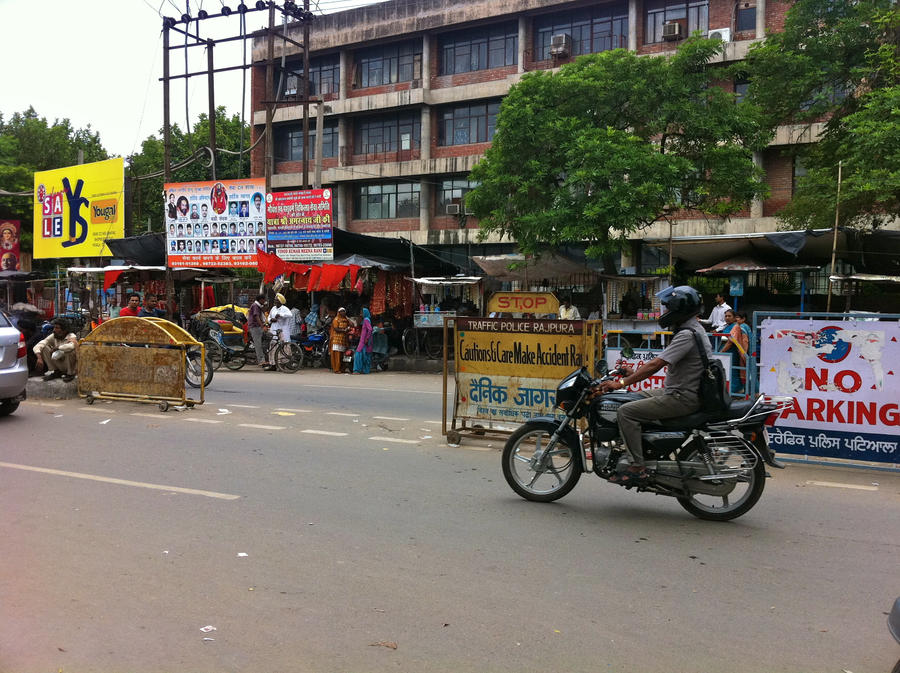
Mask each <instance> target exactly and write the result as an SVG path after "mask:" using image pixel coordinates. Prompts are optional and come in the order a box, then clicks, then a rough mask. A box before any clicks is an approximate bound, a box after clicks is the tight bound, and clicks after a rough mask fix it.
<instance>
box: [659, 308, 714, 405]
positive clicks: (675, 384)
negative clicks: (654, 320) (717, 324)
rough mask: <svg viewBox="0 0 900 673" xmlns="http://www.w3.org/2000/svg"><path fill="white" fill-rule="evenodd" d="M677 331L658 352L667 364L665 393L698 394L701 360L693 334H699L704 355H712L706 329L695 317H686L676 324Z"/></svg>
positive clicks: (701, 371) (701, 367) (708, 356)
mask: <svg viewBox="0 0 900 673" xmlns="http://www.w3.org/2000/svg"><path fill="white" fill-rule="evenodd" d="M676 329H678V331H677V332H676V333H675V336H674V337H672V341H671V342H670V343H669V345H668V346H667V347H666V349H665V350H664V351H663V352H662V353H660V354H659V357H660V359H661V360H665V361H666V364H667V365H668V366H669V367H668V370H667V371H666V383H665V390H666V393H674V392H680V393H689V394H691V395H695V396H696V395H698V394H699V391H700V375H701V374H702V373H703V361H702V360H701V359H700V351H699V350H698V349H697V342H696V340H695V339H694V334H695V333H696V334H698V335H699V336H700V344H701V345H702V346H703V348H704V350H705V351H706V357H707V358H711V357H712V348H711V347H710V345H709V339H707V338H706V331H705V330H704V329H703V326H702V325H701V324H700V322H699V321H698V320H697V319H696V318H688V320H687V321H685V322H684V323H682V324H681V325H679V326H678V328H676Z"/></svg>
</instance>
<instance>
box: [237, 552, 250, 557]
mask: <svg viewBox="0 0 900 673" xmlns="http://www.w3.org/2000/svg"><path fill="white" fill-rule="evenodd" d="M238 556H250V554H248V553H247V552H245V551H239V552H238Z"/></svg>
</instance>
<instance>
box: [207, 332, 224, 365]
mask: <svg viewBox="0 0 900 673" xmlns="http://www.w3.org/2000/svg"><path fill="white" fill-rule="evenodd" d="M203 346H204V348H206V357H207V358H209V361H210V362H211V363H212V369H213V371H216V370H217V369H218V368H219V367H221V366H222V347H221V346H220V345H219V344H218V342H216V341H214V340H213V339H206V340H205V341H204V342H203Z"/></svg>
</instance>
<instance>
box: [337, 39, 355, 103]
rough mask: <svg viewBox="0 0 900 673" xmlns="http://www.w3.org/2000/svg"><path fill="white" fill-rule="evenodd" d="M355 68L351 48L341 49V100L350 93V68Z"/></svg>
mask: <svg viewBox="0 0 900 673" xmlns="http://www.w3.org/2000/svg"><path fill="white" fill-rule="evenodd" d="M352 68H353V59H352V58H351V54H350V50H349V49H343V50H341V72H340V84H339V86H340V89H341V90H340V91H339V92H338V97H339V98H340V99H341V100H344V99H345V98H346V97H347V94H348V93H350V84H351V82H350V70H352Z"/></svg>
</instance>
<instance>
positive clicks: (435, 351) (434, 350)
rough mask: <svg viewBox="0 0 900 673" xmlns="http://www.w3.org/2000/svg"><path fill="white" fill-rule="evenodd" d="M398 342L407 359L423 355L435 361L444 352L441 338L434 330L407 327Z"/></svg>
mask: <svg viewBox="0 0 900 673" xmlns="http://www.w3.org/2000/svg"><path fill="white" fill-rule="evenodd" d="M400 340H401V342H402V344H403V352H404V353H406V355H407V357H417V356H418V355H419V353H424V354H425V355H426V356H427V357H429V358H432V359H436V358H439V357H441V354H442V353H443V352H444V343H443V337H442V336H441V334H440V332H437V331H436V330H432V329H428V328H422V329H420V328H418V327H407V328H406V329H405V330H403V336H402V337H401V338H400Z"/></svg>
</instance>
